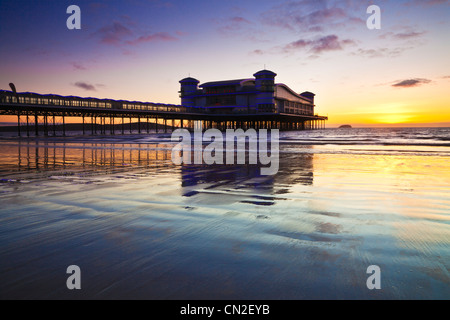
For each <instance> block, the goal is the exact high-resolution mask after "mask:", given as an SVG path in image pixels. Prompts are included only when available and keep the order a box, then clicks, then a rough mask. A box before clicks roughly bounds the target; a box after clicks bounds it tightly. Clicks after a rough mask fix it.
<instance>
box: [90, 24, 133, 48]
mask: <svg viewBox="0 0 450 320" xmlns="http://www.w3.org/2000/svg"><path fill="white" fill-rule="evenodd" d="M94 35H96V36H98V37H100V42H101V43H105V44H110V45H119V44H121V43H122V42H123V41H124V39H126V38H128V37H130V36H132V35H133V32H132V31H131V30H130V29H128V28H127V27H126V26H124V25H123V24H122V23H120V22H118V21H114V22H113V23H112V24H110V25H107V26H104V27H102V28H100V29H99V30H98V31H96V32H95V33H94Z"/></svg>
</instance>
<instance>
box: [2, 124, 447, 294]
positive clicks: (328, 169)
mask: <svg viewBox="0 0 450 320" xmlns="http://www.w3.org/2000/svg"><path fill="white" fill-rule="evenodd" d="M355 130H356V131H355ZM174 145H175V144H174V143H173V142H171V141H170V134H157V133H151V134H142V135H137V134H131V135H124V136H121V135H117V136H109V135H107V136H82V135H78V134H73V135H69V136H68V137H48V138H43V137H30V138H17V137H3V138H2V139H0V148H1V150H2V151H1V156H0V182H1V183H0V203H1V207H0V298H1V299H169V300H171V299H238V300H240V299H271V300H272V299H280V300H281V299H283V300H284V299H286V300H287V299H289V300H301V299H449V298H450V275H449V268H450V228H449V222H450V161H449V160H450V129H448V128H440V129H439V128H432V129H423V128H410V129H398V128H397V129H326V130H315V131H290V132H282V133H280V155H279V158H280V159H279V171H278V173H277V174H275V175H269V176H262V175H261V174H260V167H259V166H258V165H206V164H203V165H196V164H192V165H188V164H184V165H175V164H173V163H172V161H171V150H172V148H173V146H174ZM70 265H77V266H79V267H80V270H81V290H68V289H67V287H66V280H67V278H68V277H69V274H67V273H66V269H67V267H68V266H70ZM372 265H376V266H378V267H379V268H380V271H381V288H380V289H372V290H370V289H369V288H368V287H367V283H366V282H367V279H368V277H369V276H370V274H368V273H367V268H368V267H369V266H372Z"/></svg>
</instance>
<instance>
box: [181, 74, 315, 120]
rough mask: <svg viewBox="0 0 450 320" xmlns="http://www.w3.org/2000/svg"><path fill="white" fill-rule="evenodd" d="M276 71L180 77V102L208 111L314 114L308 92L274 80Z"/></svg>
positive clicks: (312, 103)
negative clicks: (227, 76)
mask: <svg viewBox="0 0 450 320" xmlns="http://www.w3.org/2000/svg"><path fill="white" fill-rule="evenodd" d="M276 75H277V74H276V73H274V72H272V71H269V70H261V71H258V72H257V73H255V74H254V75H253V76H254V78H249V79H237V80H224V81H213V82H206V83H203V84H201V85H199V83H200V81H198V80H197V79H194V78H191V77H189V78H185V79H182V80H181V81H180V84H181V90H180V97H181V104H182V105H183V106H186V107H197V108H198V107H200V108H204V109H206V110H207V111H208V112H209V113H213V114H214V113H217V114H253V113H258V114H259V113H287V114H298V115H310V116H312V115H314V96H315V94H314V93H312V92H308V91H306V92H303V93H300V94H299V93H296V92H295V91H294V90H292V89H291V88H289V87H288V86H287V85H285V84H282V83H275V77H276Z"/></svg>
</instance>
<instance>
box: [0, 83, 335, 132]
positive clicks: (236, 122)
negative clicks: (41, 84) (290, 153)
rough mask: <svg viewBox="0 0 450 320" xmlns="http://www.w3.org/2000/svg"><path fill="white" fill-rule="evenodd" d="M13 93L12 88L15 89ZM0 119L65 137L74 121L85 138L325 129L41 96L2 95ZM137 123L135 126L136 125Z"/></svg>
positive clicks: (246, 116)
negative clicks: (213, 130)
mask: <svg viewBox="0 0 450 320" xmlns="http://www.w3.org/2000/svg"><path fill="white" fill-rule="evenodd" d="M14 89H15V88H14ZM0 115H10V116H16V117H17V134H18V135H19V136H22V135H26V136H30V134H31V133H34V135H36V136H38V135H40V134H42V135H44V136H49V135H57V133H58V132H59V133H62V135H63V136H65V135H66V131H67V130H68V127H69V126H70V127H71V128H73V127H74V125H73V123H72V124H70V125H69V124H67V123H66V119H67V118H78V119H80V120H79V121H80V122H81V123H80V124H79V125H78V127H77V128H78V129H79V130H80V131H82V132H83V134H89V133H90V134H92V135H94V134H106V133H107V131H109V133H110V134H125V133H127V132H131V131H134V130H137V131H138V133H146V132H147V133H149V132H150V130H154V131H156V132H168V129H169V130H174V129H175V128H187V129H190V130H193V129H194V128H200V127H201V128H202V129H203V130H205V129H209V128H217V129H219V130H225V129H237V128H242V129H248V128H254V129H280V130H313V129H322V128H324V127H325V121H326V120H327V119H328V118H327V117H324V116H318V115H305V114H301V113H300V112H291V113H288V112H277V111H275V110H265V109H262V110H248V112H244V113H243V112H241V113H233V112H227V111H226V110H223V111H222V110H221V112H220V113H217V111H216V112H214V113H212V112H211V110H210V109H208V108H202V107H192V106H189V107H187V106H183V105H173V104H161V103H150V102H138V101H125V100H111V99H97V98H81V97H75V96H59V95H53V94H49V95H42V94H37V93H31V92H24V93H17V92H15V90H13V91H7V90H0ZM133 121H135V122H133ZM136 121H137V122H136Z"/></svg>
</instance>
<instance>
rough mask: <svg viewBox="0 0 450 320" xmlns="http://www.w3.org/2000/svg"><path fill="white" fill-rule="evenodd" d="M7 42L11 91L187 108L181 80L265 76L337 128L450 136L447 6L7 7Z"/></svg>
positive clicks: (435, 2)
mask: <svg viewBox="0 0 450 320" xmlns="http://www.w3.org/2000/svg"><path fill="white" fill-rule="evenodd" d="M72 4H75V5H78V6H79V7H80V8H81V30H69V29H68V28H67V27H66V20H67V18H68V17H69V14H67V13H66V9H67V7H68V6H69V5H72ZM372 4H375V5H378V6H379V7H380V8H381V29H380V30H369V29H368V28H367V26H366V20H367V19H368V17H369V16H370V14H367V13H366V10H367V7H369V6H370V5H372ZM0 39H1V42H2V44H1V46H0V89H3V90H9V86H8V84H9V83H10V82H13V83H14V84H15V85H16V87H17V90H18V91H19V92H26V91H31V92H38V93H43V94H45V93H54V94H60V95H78V96H83V97H97V98H112V99H125V100H138V101H151V102H162V103H175V104H179V103H180V98H179V97H178V91H179V83H178V81H179V80H181V79H182V78H184V77H187V76H189V75H190V76H192V77H194V78H197V79H198V80H200V82H207V81H213V80H224V79H239V78H249V77H252V75H253V74H254V73H255V72H256V71H259V70H261V69H263V68H264V66H265V67H266V68H267V69H269V70H272V71H274V72H276V73H277V74H278V76H277V77H276V82H280V83H285V84H286V85H288V86H289V87H290V88H292V89H293V90H294V91H296V92H303V91H311V92H314V93H315V94H316V101H315V102H316V105H317V108H316V113H318V114H320V115H328V116H329V121H328V126H329V127H333V126H338V125H341V124H352V125H355V126H391V125H404V126H408V125H415V124H425V125H433V126H437V125H442V126H450V93H449V92H450V90H449V89H450V1H444V0H420V1H419V0H404V1H382V0H379V1H360V0H354V1H353V0H347V1H326V0H322V1H321V0H301V1H274V0H271V1H267V0H244V1H243V0H239V1H235V0H227V1H223V0H222V1H218V0H185V1H176V0H167V1H166V0H123V1H116V0H105V1H100V0H97V1H85V0H71V1H64V0H61V1H48V0H46V1H31V0H30V1H24V0H18V1H17V0H16V1H12V0H2V1H1V2H0ZM0 121H7V119H6V118H0Z"/></svg>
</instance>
